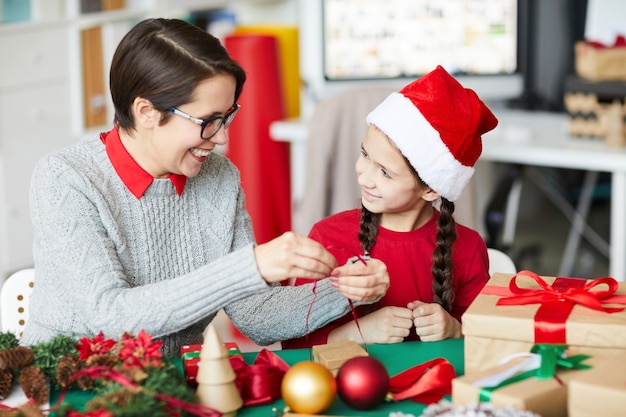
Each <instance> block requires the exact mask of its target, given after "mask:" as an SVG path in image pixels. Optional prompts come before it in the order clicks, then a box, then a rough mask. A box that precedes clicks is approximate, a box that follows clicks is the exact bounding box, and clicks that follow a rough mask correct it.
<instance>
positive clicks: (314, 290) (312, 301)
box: [304, 246, 367, 360]
mask: <svg viewBox="0 0 626 417" xmlns="http://www.w3.org/2000/svg"><path fill="white" fill-rule="evenodd" d="M326 249H338V250H342V251H344V252H347V253H349V254H351V255H353V257H355V258H357V260H359V261H361V262H362V263H363V265H367V262H366V260H365V259H364V258H363V257H362V256H361V255H359V254H357V253H354V252H352V251H350V250H348V249H345V248H342V247H338V246H327V247H326ZM354 262H356V261H354ZM316 288H317V281H314V282H313V289H312V291H313V300H311V304H310V305H309V310H308V312H307V315H306V325H305V331H306V334H305V336H304V340H305V344H307V345H308V344H309V316H310V315H311V310H312V309H313V303H315V300H316V299H317V291H316ZM348 304H349V305H350V311H351V312H352V318H353V319H354V323H355V324H356V328H357V330H358V331H359V335H360V336H361V340H362V341H363V349H365V351H366V352H367V344H366V343H365V337H363V332H362V331H361V326H360V325H359V320H358V317H357V315H356V310H355V309H354V304H353V303H352V300H351V299H349V298H348ZM309 358H310V359H311V360H313V351H310V352H309Z"/></svg>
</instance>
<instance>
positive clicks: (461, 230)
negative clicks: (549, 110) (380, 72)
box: [283, 66, 497, 348]
mask: <svg viewBox="0 0 626 417" xmlns="http://www.w3.org/2000/svg"><path fill="white" fill-rule="evenodd" d="M367 123H368V125H369V127H368V131H367V135H366V137H365V140H364V141H363V143H362V146H361V154H360V156H359V159H358V161H357V163H356V173H357V177H358V183H359V185H360V187H361V204H362V207H361V209H360V210H358V209H355V210H349V211H345V212H342V213H338V214H335V215H332V216H330V217H328V218H326V219H323V220H322V221H320V222H319V223H317V224H316V225H315V226H314V227H313V228H312V230H311V232H310V234H309V236H310V237H311V238H313V239H315V240H317V241H319V242H320V243H322V245H324V246H325V247H326V248H328V249H329V250H330V251H331V253H333V254H334V255H335V257H336V258H337V260H338V261H339V262H346V260H347V261H348V263H352V262H356V263H362V262H363V260H364V259H369V258H372V259H378V260H380V261H382V262H384V263H385V264H386V265H387V268H388V272H389V275H390V288H389V290H388V291H387V294H386V295H385V296H384V297H383V298H382V299H381V300H380V301H379V302H377V303H375V304H373V305H369V306H361V307H357V309H356V314H357V315H358V316H359V317H360V318H359V319H358V321H357V322H355V321H354V320H353V316H352V314H348V315H346V316H345V317H343V318H341V319H339V320H337V321H335V322H333V323H331V324H330V325H328V326H326V327H324V328H322V329H319V330H318V331H315V332H313V333H311V334H308V335H306V336H305V337H302V338H299V339H294V340H289V341H285V342H283V347H284V348H296V347H304V346H312V345H317V344H324V343H334V342H340V341H345V340H354V341H357V342H362V341H365V342H366V343H397V342H401V341H403V340H415V339H418V338H419V339H421V340H423V341H435V340H442V339H446V338H452V337H461V336H462V334H461V322H460V321H461V315H462V314H463V312H464V311H465V310H466V309H467V307H468V306H469V304H470V303H471V302H472V300H473V299H474V298H475V297H476V295H477V294H478V293H479V292H480V290H481V288H482V287H483V285H484V284H485V283H486V282H487V280H488V279H489V274H488V267H489V265H488V262H489V261H488V257H487V248H486V245H485V243H484V241H483V239H482V238H481V237H480V235H479V234H478V233H477V232H475V231H473V230H470V229H468V228H467V227H464V226H462V225H459V224H456V223H455V221H454V217H453V213H454V203H453V201H454V200H456V199H457V198H458V196H459V195H460V193H461V191H462V189H463V187H464V186H465V185H466V184H467V182H468V181H469V179H470V178H471V176H472V174H473V171H474V168H473V166H474V163H475V162H476V160H477V159H478V157H479V155H480V153H481V149H482V146H481V135H482V134H484V133H486V132H488V131H490V130H492V129H493V128H495V126H496V125H497V120H496V118H495V117H494V115H493V114H492V113H491V111H490V110H489V109H488V108H487V107H486V106H485V105H484V103H483V102H482V101H481V100H480V99H479V98H478V97H477V95H476V94H475V93H474V92H473V91H472V90H469V89H465V88H463V87H462V86H461V85H460V84H459V83H458V81H456V80H455V79H454V78H453V77H452V76H451V75H450V74H448V73H447V72H446V71H445V70H444V69H443V68H442V67H441V66H439V67H437V68H436V69H435V70H434V71H432V72H430V73H429V74H427V75H425V76H424V77H422V78H420V79H418V80H416V81H414V82H413V83H411V84H409V85H407V86H406V87H404V88H403V89H402V90H401V91H399V92H396V93H392V94H391V95H389V96H388V97H387V98H386V99H385V100H384V101H383V102H382V103H381V104H380V105H379V106H378V107H376V108H375V109H374V110H373V111H372V112H371V113H370V114H369V115H368V116H367ZM435 203H437V205H438V207H439V209H437V208H435ZM355 255H357V256H355ZM306 282H308V280H306V279H298V280H296V285H300V284H303V283H306Z"/></svg>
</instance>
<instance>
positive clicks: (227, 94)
mask: <svg viewBox="0 0 626 417" xmlns="http://www.w3.org/2000/svg"><path fill="white" fill-rule="evenodd" d="M235 88H236V83H235V79H234V78H233V77H232V76H230V75H216V76H213V77H211V78H209V79H206V80H204V81H202V82H200V83H199V84H198V86H197V87H196V90H195V91H194V93H193V96H192V100H191V102H189V103H185V104H182V105H180V106H178V107H177V108H178V109H179V110H180V111H182V112H184V113H187V114H188V115H190V116H192V117H195V118H197V119H207V118H209V117H212V116H224V114H225V113H226V112H227V111H228V110H230V109H231V108H232V107H233V104H234V97H235ZM200 130H201V126H199V125H197V124H196V123H194V122H192V121H191V120H187V119H185V118H184V117H180V116H178V115H175V114H172V115H171V116H170V119H169V120H168V121H167V123H166V124H164V125H160V126H156V127H155V128H154V130H153V135H152V140H151V146H150V150H149V152H152V158H151V161H150V168H149V169H146V167H144V169H146V170H147V171H148V172H150V173H151V174H152V175H153V176H155V177H156V178H167V177H169V175H170V174H172V173H174V174H181V175H185V176H187V177H194V176H196V175H198V173H199V172H200V166H201V164H202V163H203V162H204V161H205V160H206V159H207V156H208V155H209V153H211V152H212V151H213V149H214V148H215V146H217V145H225V144H227V143H228V130H227V129H225V128H224V126H223V125H222V126H221V127H220V129H219V130H218V132H217V133H216V134H215V135H214V136H213V137H211V138H210V139H208V140H204V139H202V138H201V137H200Z"/></svg>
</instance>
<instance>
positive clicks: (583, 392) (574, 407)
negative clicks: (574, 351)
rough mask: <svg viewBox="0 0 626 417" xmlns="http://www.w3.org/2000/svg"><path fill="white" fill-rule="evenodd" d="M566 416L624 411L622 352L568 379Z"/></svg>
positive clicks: (617, 416) (625, 358)
mask: <svg viewBox="0 0 626 417" xmlns="http://www.w3.org/2000/svg"><path fill="white" fill-rule="evenodd" d="M568 388H569V395H568V406H567V407H568V412H569V417H598V416H601V417H623V416H625V415H626V354H621V355H618V356H616V357H614V358H613V359H611V360H607V361H605V362H604V363H602V364H601V365H598V366H594V367H593V369H591V370H589V371H588V372H585V373H581V374H577V375H575V376H574V377H572V378H571V380H570V381H569V383H568Z"/></svg>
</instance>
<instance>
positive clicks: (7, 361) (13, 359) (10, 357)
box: [0, 346, 35, 369]
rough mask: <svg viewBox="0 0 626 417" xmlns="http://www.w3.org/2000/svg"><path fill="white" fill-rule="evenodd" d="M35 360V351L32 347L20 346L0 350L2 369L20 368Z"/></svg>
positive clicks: (0, 365) (0, 367)
mask: <svg viewBox="0 0 626 417" xmlns="http://www.w3.org/2000/svg"><path fill="white" fill-rule="evenodd" d="M33 360H35V352H33V351H32V350H31V349H30V348H27V347H24V346H18V347H14V348H11V349H5V350H1V351H0V369H20V368H23V367H25V366H27V365H30V364H31V362H32V361H33Z"/></svg>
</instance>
